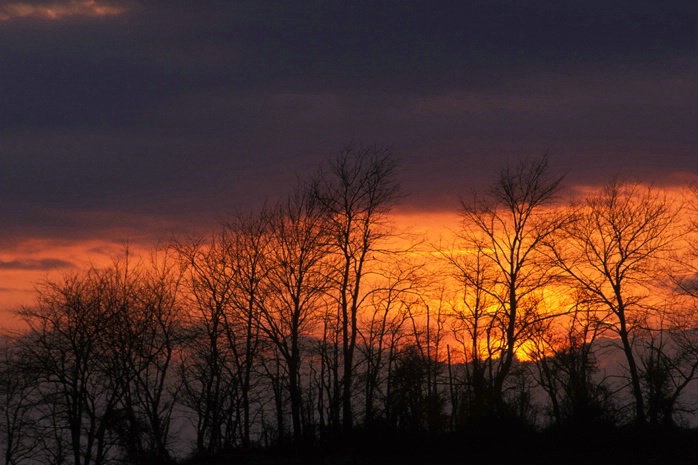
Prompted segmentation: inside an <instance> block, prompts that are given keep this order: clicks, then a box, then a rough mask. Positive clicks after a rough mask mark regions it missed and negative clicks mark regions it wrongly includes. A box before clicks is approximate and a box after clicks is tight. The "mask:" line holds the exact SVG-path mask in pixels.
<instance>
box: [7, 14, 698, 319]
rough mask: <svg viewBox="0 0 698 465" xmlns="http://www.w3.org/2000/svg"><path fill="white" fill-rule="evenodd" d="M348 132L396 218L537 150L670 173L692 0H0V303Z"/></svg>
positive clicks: (691, 62)
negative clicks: (393, 183) (388, 186)
mask: <svg viewBox="0 0 698 465" xmlns="http://www.w3.org/2000/svg"><path fill="white" fill-rule="evenodd" d="M351 140H356V141H360V142H363V143H366V144H374V143H376V144H380V145H389V146H392V147H393V148H394V150H395V151H396V152H397V153H398V154H399V157H400V160H401V174H400V176H401V182H402V186H403V189H404V192H405V193H406V194H407V195H406V197H405V199H404V200H403V202H402V204H401V206H400V210H399V211H401V212H403V213H405V212H409V213H410V215H412V217H411V218H413V221H414V222H416V223H418V220H417V218H419V217H420V214H422V213H424V212H427V213H430V216H429V218H432V220H430V221H433V219H434V218H439V217H440V216H439V215H441V214H443V215H445V216H447V215H446V214H449V213H450V212H454V211H455V210H456V209H457V205H458V197H459V195H461V194H464V193H466V192H467V191H469V190H470V189H472V188H474V187H477V186H478V185H481V184H482V183H483V182H485V181H486V180H487V179H488V177H489V176H491V175H492V174H493V172H496V170H497V169H498V168H499V167H500V166H501V165H503V164H504V163H506V161H507V160H510V159H517V158H519V157H523V156H537V155H539V154H541V153H543V152H545V151H549V152H550V154H551V161H552V165H553V169H554V170H555V171H557V172H559V173H561V174H562V173H568V174H567V185H568V186H575V185H594V184H598V183H600V182H603V181H604V180H606V179H608V177H610V176H612V175H615V174H619V173H620V174H622V175H625V176H634V177H638V178H640V179H641V180H646V181H652V182H655V183H657V184H661V185H668V184H675V185H678V184H682V183H686V182H689V181H690V180H692V179H695V177H696V175H697V174H698V150H697V149H698V6H697V4H696V2H695V1H694V0H675V1H670V2H656V1H649V0H648V1H644V0H627V1H613V0H603V1H601V0H598V1H597V0H584V1H580V0H569V1H566V0H540V1H522V0H507V1H496V0H482V1H468V0H463V1H414V0H399V1H397V0H396V1H356V0H353V1H324V2H323V1H286V0H280V1H268V2H262V1H258V0H250V1H244V0H236V1H222V0H221V1H217V0H140V1H136V0H134V1H130V0H124V1H100V0H48V1H45V0H41V1H36V0H19V1H8V0H0V225H2V226H1V227H2V234H0V311H2V310H5V311H6V310H7V309H9V308H11V307H13V306H16V305H17V304H18V303H26V302H29V301H30V300H31V297H32V295H33V294H32V291H31V289H32V282H33V281H36V280H37V279H40V278H41V277H42V276H43V275H45V274H46V273H60V272H65V271H69V270H71V269H77V268H78V267H81V266H84V265H85V264H86V263H88V262H89V261H90V260H97V261H98V260H101V259H103V258H104V257H105V256H107V255H108V254H109V253H111V252H110V251H113V250H114V249H113V248H114V246H115V245H116V246H118V244H119V243H122V242H123V241H124V240H126V239H128V240H130V241H132V242H134V243H138V244H152V243H154V241H155V240H157V239H158V238H163V237H167V235H168V234H169V233H171V232H177V233H185V232H193V231H204V230H207V229H210V228H213V227H214V226H215V224H216V222H217V221H218V220H220V219H222V218H224V217H225V215H226V214H227V213H228V212H231V211H239V210H248V209H252V208H255V207H257V206H259V205H260V204H261V203H262V202H264V201H265V200H266V199H275V198H278V197H279V196H281V195H284V194H285V193H287V192H288V191H289V190H290V189H291V188H292V186H293V185H294V184H295V183H296V179H297V176H304V175H307V174H309V173H310V172H312V171H314V170H315V169H316V167H317V166H318V164H319V163H320V162H321V161H323V160H326V159H328V158H331V157H333V156H334V155H335V154H336V153H337V152H338V151H339V149H340V148H341V147H342V146H344V145H345V144H347V143H348V142H349V141H351ZM100 257H101V258H100ZM0 315H2V313H0Z"/></svg>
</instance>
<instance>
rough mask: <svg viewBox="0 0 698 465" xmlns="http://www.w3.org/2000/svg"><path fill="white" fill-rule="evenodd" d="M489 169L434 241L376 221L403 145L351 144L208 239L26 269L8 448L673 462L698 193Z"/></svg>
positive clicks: (682, 403)
mask: <svg viewBox="0 0 698 465" xmlns="http://www.w3.org/2000/svg"><path fill="white" fill-rule="evenodd" d="M492 174H493V176H492V178H491V182H490V183H489V184H488V185H487V186H485V187H483V188H478V189H475V190H473V191H472V193H471V194H470V195H468V196H465V197H463V198H461V199H460V204H459V207H458V209H459V210H458V211H459V214H460V220H461V222H460V226H459V229H458V230H457V231H454V235H453V238H452V240H449V241H441V242H440V243H438V244H436V243H434V241H433V240H432V239H433V238H420V237H415V235H414V234H410V233H409V232H408V231H399V230H398V229H397V228H396V226H395V224H394V223H393V222H392V221H391V211H392V209H393V208H394V207H396V205H397V204H398V202H399V200H400V199H401V198H402V196H403V195H404V193H403V192H402V191H401V190H400V183H399V163H398V156H397V154H396V153H394V152H393V151H392V150H391V149H390V148H386V147H381V146H364V145H359V144H352V145H349V146H347V147H345V148H344V149H342V150H341V151H340V152H339V154H338V155H337V156H336V157H333V158H332V159H330V160H328V161H327V162H326V163H325V164H323V165H322V166H320V167H319V168H318V169H317V171H316V172H315V173H314V174H312V175H311V176H309V177H306V178H303V179H301V180H299V182H298V185H297V187H296V188H295V189H294V190H293V191H292V192H291V193H289V194H288V196H287V197H286V198H284V199H282V200H279V201H278V202H276V203H268V204H266V205H265V206H264V207H262V208H260V209H258V210H255V211H252V212H245V213H238V214H235V215H230V216H228V217H227V218H226V219H225V221H224V222H222V223H221V224H220V226H219V227H218V229H217V230H215V231H211V232H210V233H209V234H204V235H199V236H188V237H179V238H176V239H172V240H169V241H166V242H163V243H160V244H158V245H157V246H155V247H153V249H152V250H151V251H150V254H144V255H136V254H134V253H133V252H132V251H131V250H129V248H128V246H126V247H124V250H123V252H122V254H121V255H119V256H118V257H115V258H114V260H113V262H112V263H111V264H110V265H108V266H104V267H97V266H92V267H89V268H87V269H84V270H80V271H75V272H72V273H69V274H66V275H65V276H63V277H62V278H60V279H54V280H47V281H45V282H42V283H39V284H38V285H37V291H36V301H35V303H34V304H33V305H28V306H25V307H23V308H21V309H20V310H18V313H19V315H20V316H21V318H22V320H23V321H24V323H25V324H26V329H25V330H22V331H19V332H14V333H10V332H8V331H6V333H7V334H5V335H4V336H3V337H2V341H1V344H2V345H1V348H0V349H1V358H0V372H1V374H0V413H1V414H2V417H1V418H2V423H1V425H0V432H1V433H2V439H1V440H0V443H2V444H3V446H2V447H3V448H4V460H5V463H6V464H8V465H10V464H13V465H16V464H23V463H46V464H59V463H60V464H75V465H92V464H95V465H101V464H108V463H134V464H146V463H149V464H152V463H176V462H189V463H231V462H233V463H234V462H235V461H240V462H245V461H246V462H247V463H256V462H255V460H258V461H261V462H264V460H266V459H268V458H269V457H276V458H277V459H278V460H282V461H283V460H287V461H288V460H296V461H305V462H317V463H337V462H338V461H341V460H342V459H345V458H347V457H350V458H352V459H353V460H354V461H355V462H356V461H361V462H368V463H382V462H384V461H391V460H393V461H399V460H401V459H405V458H409V459H410V460H413V461H422V462H429V461H436V460H449V461H452V462H454V463H489V462H492V461H494V462H498V463H501V462H516V461H520V460H522V459H526V460H535V461H538V462H541V463H546V462H553V461H554V462H556V463H560V462H561V461H562V462H565V463H571V462H575V461H579V462H580V463H585V462H588V461H590V460H593V459H594V458H598V457H599V456H600V457H603V458H605V459H607V461H608V462H610V463H613V462H621V463H630V462H633V463H636V462H643V461H651V460H655V459H657V458H658V457H665V458H666V457H671V458H672V460H673V461H674V462H676V463H681V462H682V461H683V462H685V463H691V462H692V461H693V460H695V459H696V458H698V450H697V449H696V447H695V440H696V435H695V431H694V430H693V429H692V427H693V426H694V423H692V421H693V416H692V415H693V413H694V410H695V406H696V404H695V402H696V398H695V396H694V395H692V393H691V392H692V390H695V379H696V376H697V373H696V372H697V370H698V329H697V328H698V309H697V308H696V304H697V303H698V278H697V276H698V274H697V272H698V269H697V268H696V267H697V266H698V260H697V259H698V240H697V239H698V238H697V237H696V235H695V221H696V218H697V217H696V211H695V205H696V203H695V200H696V195H697V192H696V190H695V189H690V188H687V189H686V190H685V192H686V196H687V197H685V198H684V197H681V196H680V195H677V194H676V193H675V192H668V191H666V190H664V189H662V188H659V187H654V186H649V185H646V184H643V183H640V182H635V181H632V180H624V179H621V178H612V179H609V180H608V182H606V183H605V184H604V185H603V186H600V187H598V188H593V189H591V188H589V189H587V190H586V191H585V193H584V194H583V195H579V196H576V197H575V198H574V199H573V200H570V201H566V200H564V199H563V188H564V176H562V175H561V174H558V173H556V172H555V170H554V169H553V168H552V167H551V166H550V160H549V157H548V156H547V155H543V156H540V157H536V158H531V159H525V160H519V161H512V162H510V163H509V164H508V165H506V166H503V167H501V168H500V169H498V170H494V171H493V173H492ZM456 200H457V199H454V204H456ZM650 437H652V438H655V439H654V440H652V441H648V440H647V439H648V438H650ZM657 438H660V439H657ZM579 443H582V444H585V446H584V450H579V452H578V453H577V455H570V452H569V450H570V448H576V449H579V447H580V446H579ZM265 454H266V455H265ZM560 454H564V455H562V456H561V455H560ZM215 460H220V462H215ZM224 460H227V461H225V462H224Z"/></svg>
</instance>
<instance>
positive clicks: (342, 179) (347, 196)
mask: <svg viewBox="0 0 698 465" xmlns="http://www.w3.org/2000/svg"><path fill="white" fill-rule="evenodd" d="M396 168H397V163H396V160H395V157H394V154H393V153H392V151H391V150H390V149H387V148H384V147H378V146H368V147H364V146H355V145H349V146H347V147H346V148H345V149H343V150H342V151H341V152H340V154H339V156H338V157H337V158H336V160H334V161H333V162H332V163H330V165H329V167H328V168H327V169H321V170H320V172H319V173H318V175H317V176H316V178H315V179H314V180H313V182H312V183H311V188H312V192H313V194H314V197H315V198H316V199H317V200H318V202H319V204H320V205H321V207H322V209H323V210H324V213H325V215H326V217H327V224H326V227H327V229H328V233H329V238H330V241H331V242H330V244H331V246H332V248H333V250H334V252H336V253H337V254H338V256H339V260H338V262H337V280H336V282H335V283H334V287H335V292H336V296H335V297H336V298H337V301H338V305H339V309H340V323H341V336H342V361H343V372H342V375H343V376H342V380H341V383H342V422H343V427H344V431H345V433H349V432H351V429H352V425H353V422H354V415H353V410H352V395H353V390H352V388H353V383H354V353H355V348H356V341H357V337H358V314H359V309H360V308H361V306H362V304H363V302H364V300H365V299H366V295H367V293H366V292H365V290H364V288H363V285H364V284H365V283H364V282H363V281H364V278H365V276H366V274H367V273H368V272H369V271H370V269H369V266H370V265H369V264H370V262H372V261H373V260H374V254H375V253H376V252H377V251H378V250H377V248H378V247H379V246H380V243H381V241H382V240H383V239H384V238H385V237H386V235H387V229H386V228H385V224H384V223H385V220H386V214H387V213H388V211H389V210H390V208H391V207H392V206H393V204H394V202H395V201H396V199H397V196H398V192H399V185H398V183H397V181H396V179H395V175H396Z"/></svg>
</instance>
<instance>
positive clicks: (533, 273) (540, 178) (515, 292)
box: [451, 154, 562, 411]
mask: <svg viewBox="0 0 698 465" xmlns="http://www.w3.org/2000/svg"><path fill="white" fill-rule="evenodd" d="M561 182H562V177H561V176H553V175H552V174H551V173H550V169H549V166H548V156H547V154H546V155H543V156H542V157H540V158H539V159H537V160H533V161H520V162H518V163H516V164H513V165H508V166H506V167H505V168H503V169H502V170H501V171H500V172H499V176H498V178H497V179H496V181H495V182H493V183H492V184H491V185H490V186H489V187H488V188H487V189H485V190H483V191H480V192H478V191H476V192H474V193H473V195H472V196H471V197H470V198H469V199H467V200H463V201H462V202H461V207H462V208H461V215H462V220H463V228H462V230H461V233H460V239H461V243H460V244H459V246H460V248H462V249H464V250H466V251H467V252H468V253H471V254H473V257H476V262H475V263H470V264H465V263H460V264H459V263H457V262H456V261H455V260H454V259H453V256H452V259H451V262H452V263H454V264H456V265H457V269H458V270H459V273H460V275H461V279H463V280H464V281H463V284H464V285H465V286H466V288H468V289H471V290H474V291H475V299H476V300H475V301H473V302H471V303H470V304H469V305H471V307H470V310H469V311H470V312H471V313H472V316H478V318H480V319H482V318H481V317H482V316H484V315H482V312H483V310H486V312H487V313H488V315H487V317H486V318H485V319H487V320H490V321H489V322H485V321H481V322H480V323H477V324H481V323H483V324H484V325H485V328H487V329H485V331H484V333H482V334H484V335H485V337H486V340H485V342H484V343H485V346H484V349H485V353H490V352H491V351H493V352H492V353H491V354H490V355H488V356H487V358H488V360H490V362H494V363H490V364H489V365H490V367H489V368H491V369H492V370H491V371H490V373H492V379H491V393H490V395H489V397H491V401H492V407H493V408H494V410H495V411H501V410H502V408H503V407H504V398H503V390H504V386H505V381H506V380H507V378H508V376H509V374H510V372H511V368H512V364H513V362H514V359H515V354H516V350H517V349H518V348H519V347H520V345H521V343H522V342H523V341H525V339H526V337H527V332H528V331H530V330H531V329H532V328H533V324H534V323H535V322H536V321H537V320H538V319H539V318H541V317H542V315H541V314H540V312H539V304H540V300H541V291H542V289H543V288H544V287H545V286H546V285H548V284H549V283H550V282H551V280H552V279H553V277H554V276H553V273H551V271H550V267H549V266H548V264H547V263H546V262H547V258H546V256H545V254H543V253H542V249H543V244H544V241H545V240H546V239H547V238H548V237H549V236H550V235H551V234H552V233H553V232H554V231H556V230H557V229H558V228H559V227H560V224H561V221H562V220H561V218H560V216H559V215H558V214H557V213H556V212H555V211H554V210H552V209H549V208H547V207H548V206H549V205H550V203H551V201H552V200H553V199H554V198H555V196H556V194H557V192H558V190H559V188H560V183H561ZM485 298H486V299H488V302H485V301H484V300H483V299H485ZM478 299H479V300H478ZM485 304H486V305H487V306H488V308H487V309H483V307H482V305H485ZM476 322H477V319H475V320H472V321H471V323H469V324H470V330H471V331H472V332H473V335H474V336H475V337H480V335H481V333H479V330H478V329H477V328H476V327H475V326H473V325H474V324H476ZM492 325H494V326H492ZM495 327H496V331H497V334H493V333H492V330H493V329H495ZM483 329H484V328H483ZM474 351H475V352H476V353H473V355H472V357H474V358H476V357H480V356H481V354H482V348H481V346H480V343H477V344H474ZM477 364H479V362H477ZM474 366H476V365H474Z"/></svg>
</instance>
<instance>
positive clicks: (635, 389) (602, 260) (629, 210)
mask: <svg viewBox="0 0 698 465" xmlns="http://www.w3.org/2000/svg"><path fill="white" fill-rule="evenodd" d="M573 218H574V221H570V222H568V223H567V224H566V225H565V227H564V229H562V230H560V233H561V234H560V235H559V236H557V237H556V238H555V239H554V240H553V241H551V243H550V244H551V251H552V252H553V254H554V256H555V258H556V259H557V262H558V264H559V266H560V267H561V268H562V269H563V270H564V271H565V272H566V273H567V274H568V275H569V276H571V277H572V278H573V279H574V280H575V281H576V282H577V283H578V284H579V285H580V286H581V287H582V288H583V289H584V291H585V292H586V293H587V294H588V295H589V296H590V298H593V299H594V300H595V303H598V304H602V305H603V306H604V307H605V308H606V309H608V310H610V312H611V314H612V316H613V320H610V319H609V320H607V321H606V323H607V324H608V328H609V329H610V330H612V331H613V332H614V333H615V334H617V335H618V337H619V339H620V344H621V348H622V350H623V353H624V355H625V358H626V361H627V369H628V376H629V380H630V385H631V390H632V395H633V398H634V401H635V402H634V403H635V418H636V420H637V421H638V422H640V423H644V422H645V420H646V411H645V407H646V402H645V398H644V397H643V389H642V386H641V376H640V371H639V369H638V363H637V358H636V352H635V348H634V347H633V339H634V335H635V333H636V332H637V330H638V328H641V327H642V326H643V325H644V324H645V322H646V318H647V314H648V308H649V307H648V305H647V302H648V297H649V295H650V290H649V289H650V288H651V287H652V285H653V284H654V283H655V282H660V281H661V280H662V279H663V278H664V277H665V276H666V274H667V270H666V269H664V267H663V265H664V264H666V263H667V262H666V258H667V253H669V252H670V251H672V249H673V248H674V246H675V244H676V240H677V237H678V235H679V234H680V230H679V228H677V225H676V219H677V210H675V208H673V207H672V205H671V203H670V202H669V200H668V199H667V197H666V195H664V194H662V193H661V192H658V191H657V190H656V189H653V188H651V187H645V186H642V185H640V184H637V183H622V182H620V181H619V180H617V179H614V180H612V181H611V182H609V183H608V184H606V185H605V186H604V187H603V189H602V191H601V192H600V193H599V194H596V195H592V196H589V197H587V198H586V199H585V200H584V201H583V202H582V203H580V204H579V205H577V206H576V207H575V212H574V215H573Z"/></svg>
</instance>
